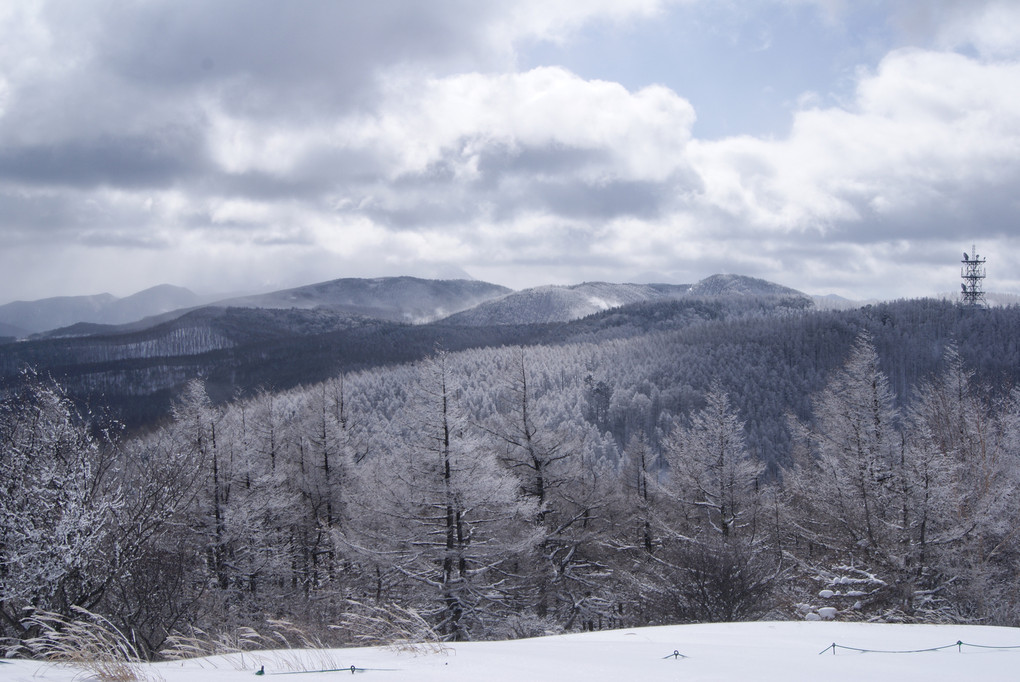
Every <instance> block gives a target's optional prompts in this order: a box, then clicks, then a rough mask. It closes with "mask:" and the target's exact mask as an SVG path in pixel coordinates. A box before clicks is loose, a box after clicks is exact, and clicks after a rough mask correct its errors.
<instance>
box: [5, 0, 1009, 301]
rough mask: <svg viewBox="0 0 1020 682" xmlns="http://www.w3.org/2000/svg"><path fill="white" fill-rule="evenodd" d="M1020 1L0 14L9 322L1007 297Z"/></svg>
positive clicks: (146, 0) (608, 0)
mask: <svg viewBox="0 0 1020 682" xmlns="http://www.w3.org/2000/svg"><path fill="white" fill-rule="evenodd" d="M1018 190H1020V0H884V1H883V0H672V1H671V0H516V1H515V2H506V1H503V0H491V1H490V0H430V1H429V2H421V1H420V0H379V1H376V2H360V1H357V0H301V1H300V2H279V1H277V0H272V1H269V0H215V1H213V2H210V1H209V0H0V303H3V302H7V301H12V300H34V299H38V298H44V297H49V296H57V295H81V294H96V293H101V292H109V293H112V294H114V295H117V296H125V295H129V294H131V293H134V292H136V291H139V290H142V289H145V288H147V287H150V286H154V285H157V284H161V283H170V284H175V285H179V286H185V287H188V288H190V289H192V290H194V291H196V292H197V293H204V294H208V293H218V292H240V291H254V290H268V289H276V288H284V287H290V286H298V285H301V284H309V283H313V282H319V281H325V280H331V279H336V278H340V277H381V276H394V275H414V276H419V277H436V278H459V277H465V278H467V277H470V278H474V279H479V280H485V281H488V282H492V283H496V284H502V285H505V286H509V287H512V288H514V289H522V288H526V287H531V286H538V285H543V284H574V283H579V282H582V281H609V282H653V281H659V282H673V283H688V282H695V281H697V280H699V279H702V278H704V277H707V276H709V275H712V274H717V273H733V274H740V275H748V276H752V277H760V278H764V279H767V280H770V281H773V282H776V283H779V284H784V285H786V286H790V287H794V288H796V289H799V290H801V291H804V292H806V293H811V294H829V293H833V294H838V295H842V296H845V297H848V298H853V299H865V298H880V299H891V298H904V297H916V296H930V295H938V294H940V293H943V292H953V291H957V290H958V289H959V284H960V262H959V261H960V260H962V258H963V253H964V251H967V252H970V251H971V250H972V246H976V249H977V251H978V253H979V254H980V255H982V256H986V257H987V259H988V263H987V273H988V277H987V279H986V280H985V282H984V288H985V290H986V291H989V292H1003V293H1020V191H1018Z"/></svg>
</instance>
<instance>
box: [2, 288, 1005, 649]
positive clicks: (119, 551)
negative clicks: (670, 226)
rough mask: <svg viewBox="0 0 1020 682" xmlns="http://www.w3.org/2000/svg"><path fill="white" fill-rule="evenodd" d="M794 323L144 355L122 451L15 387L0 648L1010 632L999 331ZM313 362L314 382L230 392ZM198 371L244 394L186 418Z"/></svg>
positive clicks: (7, 422) (799, 316) (78, 416)
mask: <svg viewBox="0 0 1020 682" xmlns="http://www.w3.org/2000/svg"><path fill="white" fill-rule="evenodd" d="M808 306H809V304H808V303H806V302H805V301H803V299H797V298H782V297H779V298H777V297H740V298H737V299H734V298H726V297H712V298H705V299H677V300H670V301H659V302H644V303H639V304H635V305H632V306H626V307H623V308H619V309H616V310H611V311H606V312H604V313H600V314H597V315H593V316H589V317H587V318H584V319H582V320H578V321H576V322H572V323H569V324H556V325H524V326H510V327H487V328H486V327H483V328H463V327H448V326H443V325H422V326H404V325H388V324H385V325H384V324H383V323H381V322H378V321H374V322H370V323H369V322H366V321H364V320H361V321H359V322H358V325H360V326H357V325H355V326H354V327H344V328H343V329H330V330H327V331H323V332H321V333H315V334H301V335H291V334H290V333H289V332H287V331H283V332H279V334H278V335H277V336H276V338H269V339H268V340H267V342H266V343H263V344H259V345H252V346H251V347H249V348H247V349H245V350H244V353H246V354H248V355H247V356H244V357H242V355H240V354H239V353H238V348H237V347H235V348H221V349H218V350H214V351H209V352H206V353H204V354H198V355H196V356H195V357H196V358H201V359H202V362H203V363H205V364H198V362H196V364H195V365H194V366H192V367H190V368H189V367H188V366H187V365H186V364H185V363H184V362H182V361H181V360H180V359H177V360H174V362H175V363H176V364H173V365H171V363H169V362H166V361H164V364H163V365H162V368H163V369H161V370H160V371H168V370H166V368H168V367H171V366H172V367H173V368H174V371H177V372H178V373H179V378H180V380H184V381H186V383H185V387H184V390H182V391H179V392H177V393H176V394H175V398H174V406H173V409H172V414H171V415H170V418H169V419H168V420H167V421H166V422H165V423H163V424H161V425H159V426H158V427H152V428H149V429H148V430H147V431H146V432H144V433H136V434H131V433H124V432H123V431H122V430H120V429H118V428H116V426H115V425H113V424H110V423H108V422H104V421H103V420H101V419H96V418H93V417H90V416H88V415H87V414H82V413H81V410H80V408H78V407H76V406H75V402H74V401H72V400H71V399H70V396H69V395H68V394H65V393H64V392H63V389H61V388H60V387H59V386H57V385H54V384H53V383H51V382H50V381H49V380H48V379H45V378H40V377H38V376H36V375H34V374H32V373H22V374H21V375H20V376H19V378H18V380H17V381H16V382H12V384H11V386H12V388H11V389H10V390H11V391H12V394H11V397H10V398H9V399H8V400H6V401H5V402H4V403H3V412H2V413H0V445H2V450H0V452H2V453H3V457H4V458H5V460H4V468H5V470H6V471H9V472H11V474H10V476H9V478H8V479H7V481H6V483H5V486H6V488H5V495H4V496H3V497H2V498H0V533H2V537H3V553H4V554H3V562H2V563H0V622H2V623H3V625H2V627H3V634H4V636H8V637H13V638H15V639H18V640H20V639H24V638H27V637H31V636H32V634H33V625H32V623H33V621H31V620H29V621H24V620H23V618H24V615H25V614H26V611H25V610H24V609H26V608H28V609H29V612H28V613H31V610H33V609H44V610H48V611H54V612H57V613H62V614H65V615H67V616H72V615H73V613H74V608H75V607H79V606H80V607H84V608H88V609H92V610H95V611H97V612H99V613H102V614H104V615H106V616H107V617H109V618H110V619H111V620H112V621H113V622H114V623H115V624H117V625H118V626H119V627H121V628H123V629H124V630H125V631H130V632H131V633H132V637H134V638H135V640H136V641H138V642H139V643H140V646H142V647H143V648H144V649H146V650H147V651H148V652H149V653H150V654H152V655H155V654H156V653H157V652H158V650H159V649H160V647H161V646H163V644H164V642H165V641H166V638H167V637H169V636H171V635H173V634H175V633H176V634H182V633H186V632H188V631H189V628H191V627H197V628H201V629H202V630H203V631H205V632H219V631H223V632H226V631H233V629H234V628H236V627H239V626H242V625H257V624H259V623H261V622H264V620H265V619H266V618H285V619H288V620H290V621H295V622H299V623H302V624H303V625H305V626H307V627H310V628H313V629H319V631H321V632H323V633H327V634H328V633H330V632H334V631H330V630H328V629H327V626H328V625H329V624H333V623H337V622H340V621H342V620H343V619H344V618H348V617H350V615H351V614H359V616H360V617H364V618H368V617H372V618H376V617H380V618H384V617H386V616H385V614H387V613H389V614H392V613H394V612H395V611H394V609H414V610H415V611H416V612H417V613H419V614H421V615H422V616H423V617H424V618H425V619H426V620H427V622H428V623H429V624H430V625H431V626H432V627H433V628H434V629H435V630H436V631H437V632H439V633H441V635H442V636H443V637H444V638H447V639H477V638H487V637H495V636H522V635H531V634H539V633H542V632H546V631H573V630H582V629H597V628H604V627H610V626H629V625H640V624H651V623H672V622H694V621H698V622H705V621H722V620H740V619H754V618H761V617H766V616H768V617H780V618H804V617H807V618H833V617H835V618H841V619H849V620H886V621H904V622H915V621H926V622H943V621H956V622H985V623H998V624H1017V623H1018V622H1020V603H1018V602H1017V600H1016V597H1015V595H1016V594H1018V590H1017V588H1018V587H1020V573H1018V571H1017V569H1016V567H1017V566H1018V565H1020V564H1018V559H1020V539H1018V538H1017V537H1016V535H1015V532H1014V529H1015V528H1016V527H1017V524H1018V523H1020V518H1018V515H1020V511H1018V510H1020V504H1018V503H1020V500H1018V499H1017V498H1016V495H1017V490H1020V459H1018V457H1020V391H1018V390H1017V389H1016V378H1017V370H1018V368H1020V349H1018V348H1017V342H1016V340H1015V339H1016V338H1018V334H1020V309H1017V308H998V309H988V310H974V309H965V308H962V307H960V306H956V305H953V304H950V303H946V302H940V301H934V300H920V301H901V302H896V303H889V304H882V305H875V306H868V307H866V308H863V309H860V310H854V311H843V312H817V311H812V310H810V309H809V307H808ZM223 314H224V316H225V319H230V315H232V314H233V313H231V312H230V311H227V312H225V313H223ZM280 314H281V315H282V314H283V313H280ZM289 314H290V315H297V314H298V313H297V312H295V311H291V312H290V313H289ZM239 319H246V318H239ZM266 319H269V320H272V319H281V318H266ZM286 319H288V320H289V318H286ZM296 319H299V320H301V321H302V322H301V324H307V323H308V320H307V319H306V318H304V317H300V316H299V317H298V318H296ZM324 324H327V325H333V324H336V321H335V320H332V319H327V320H326V321H325V322H324ZM290 325H291V322H287V324H282V323H281V324H280V325H279V326H278V327H274V326H272V325H269V324H267V323H266V322H265V320H263V323H262V328H263V330H264V332H265V333H266V335H267V337H272V336H273V334H277V331H278V330H280V329H283V330H287V329H290ZM221 329H223V330H225V331H224V337H223V338H238V337H230V336H229V330H230V326H229V325H226V326H222V327H221ZM274 330H277V331H274ZM296 339H300V340H302V343H305V344H306V345H295V340H296ZM55 342H56V341H54V343H55ZM85 342H88V343H94V342H95V340H92V341H84V342H83V343H85ZM343 344H347V345H343ZM69 347H70V346H66V347H65V348H69ZM338 348H343V349H344V352H345V353H349V355H343V354H341V355H340V356H339V358H335V359H334V360H333V362H334V363H335V364H332V365H330V366H329V367H330V369H331V370H332V375H331V376H329V377H326V378H325V379H324V380H322V381H307V382H305V381H303V380H298V381H294V380H293V379H291V380H289V381H290V383H289V388H286V389H284V390H281V388H282V387H279V386H278V387H277V389H275V390H271V389H270V388H269V386H270V385H271V384H269V383H264V384H262V386H263V388H262V389H261V390H259V389H258V385H259V383H258V382H256V381H254V379H255V378H256V377H261V378H266V377H269V376H275V377H279V376H287V374H286V373H287V372H291V373H292V374H291V376H301V371H300V370H298V369H295V367H297V366H305V363H307V366H308V367H315V366H317V365H319V364H320V363H324V362H326V360H325V359H326V358H329V357H331V356H334V357H335V356H336V355H337V349H338ZM359 348H360V349H362V350H361V351H357V349H359ZM81 352H84V351H81ZM357 352H362V353H363V355H361V356H358V355H357ZM217 354H220V355H217ZM178 357H180V356H178ZM214 357H218V358H222V359H223V360H224V364H225V365H226V366H227V367H229V371H230V372H233V373H234V375H233V380H234V381H235V382H236V383H234V384H233V385H235V386H237V385H245V386H248V387H251V388H250V392H249V393H248V395H246V396H244V397H241V398H238V399H236V400H233V401H229V402H227V401H219V402H217V401H213V400H211V399H210V396H209V393H210V391H209V385H208V382H209V381H210V380H211V379H212V377H215V376H222V375H217V374H216V372H219V371H225V370H221V369H217V368H216V365H215V364H214V363H212V362H211V359H212V358H214ZM351 357H360V358H361V359H362V362H363V365H362V366H360V367H357V368H352V367H347V368H345V367H344V362H350V358H351ZM242 359H243V361H242ZM146 361H147V362H148V361H151V360H146ZM139 362H140V360H139ZM153 362H155V361H153ZM289 362H293V363H294V365H288V363H289ZM152 366H153V367H155V366H157V365H156V364H153V365H152ZM262 367H266V368H268V367H272V368H273V371H274V373H273V374H270V373H269V370H268V369H265V370H263V371H264V372H265V373H263V374H261V375H256V376H255V377H245V376H243V374H244V372H252V373H255V372H256V371H257V369H258V368H262ZM318 369H319V370H320V371H321V370H322V367H321V366H320V367H318ZM189 370H190V372H193V374H191V376H190V377H189V376H188V375H189ZM106 371H107V372H108V374H107V375H104V376H114V373H115V372H118V371H120V372H123V374H122V376H124V377H127V376H132V377H134V378H133V379H132V380H133V381H138V380H139V377H141V376H142V375H143V373H142V372H140V371H139V370H137V368H132V365H131V364H130V363H129V362H121V363H112V362H111V364H110V365H109V370H106ZM309 371H310V370H309ZM132 372H135V373H134V374H132ZM200 373H206V379H205V380H203V379H201V378H195V377H196V375H197V374H200ZM68 376H69V377H70V378H71V379H72V383H73V380H74V376H73V375H68ZM306 376H309V375H306ZM239 377H240V378H243V379H244V381H245V382H248V383H244V384H242V383H241V381H240V380H239V379H238V378H239ZM281 383H283V382H281ZM168 385H169V384H168ZM111 386H116V385H115V384H111ZM334 634H335V635H336V636H338V637H340V636H343V635H342V633H338V632H334Z"/></svg>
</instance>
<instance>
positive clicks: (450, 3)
mask: <svg viewBox="0 0 1020 682" xmlns="http://www.w3.org/2000/svg"><path fill="white" fill-rule="evenodd" d="M492 11H493V8H492V7H491V6H490V5H489V3H484V2H482V3H479V2H470V1H467V0H464V1H455V0H440V1H438V2H428V3H422V2H417V1H415V0H388V1H386V2H336V1H334V0H307V1H303V2H297V3H294V2H282V3H281V2H272V1H270V0H223V1H219V2H214V3H209V2H204V1H201V0H176V1H173V2H151V3H138V4H131V5H127V6H124V5H120V4H118V5H117V6H116V9H113V8H111V9H110V10H109V13H108V16H107V17H106V18H105V21H104V22H103V28H102V30H101V35H99V36H97V38H96V46H97V47H98V51H97V54H96V57H95V58H96V60H97V62H98V68H102V69H109V70H110V71H111V72H113V73H115V74H117V75H119V76H120V77H121V78H123V79H124V80H126V81H129V82H134V83H137V84H139V85H140V86H144V87H146V88H155V89H158V90H161V91H164V90H165V91H169V92H181V91H184V92H187V91H204V92H218V93H222V95H223V96H224V99H225V101H226V103H227V104H228V106H229V107H230V109H231V110H233V111H237V112H244V113H245V114H247V115H254V116H261V115H277V116H285V117H287V118H288V119H294V118H297V119H301V118H302V117H304V116H308V117H311V118H317V117H321V116H323V115H328V114H329V113H337V111H338V110H340V109H343V108H346V107H352V106H364V105H365V104H367V103H370V102H371V101H372V100H373V93H374V89H375V85H376V83H375V78H376V77H377V76H378V75H379V73H380V70H381V69H384V68H387V67H390V66H393V65H396V64H402V63H404V64H409V65H414V64H415V63H418V62H424V63H427V64H428V66H429V68H430V69H435V68H437V67H438V68H439V69H441V70H442V69H451V68H455V67H460V68H463V67H465V66H468V65H470V64H471V63H484V61H485V60H486V58H487V57H488V56H489V52H488V50H486V49H485V46H484V45H483V44H481V43H480V41H481V40H482V36H480V35H479V34H478V33H477V30H476V29H477V27H479V26H482V25H484V22H485V20H486V19H487V18H488V16H490V15H491V13H492ZM323 107H325V108H326V111H323V110H322V108H323Z"/></svg>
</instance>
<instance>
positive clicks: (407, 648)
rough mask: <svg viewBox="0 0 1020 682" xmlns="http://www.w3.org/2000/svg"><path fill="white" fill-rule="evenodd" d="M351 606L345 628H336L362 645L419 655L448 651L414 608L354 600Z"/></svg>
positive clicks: (345, 618)
mask: <svg viewBox="0 0 1020 682" xmlns="http://www.w3.org/2000/svg"><path fill="white" fill-rule="evenodd" d="M348 604H349V607H350V609H349V610H348V612H347V613H346V614H345V615H344V617H343V620H342V623H341V625H338V626H333V627H334V628H335V629H337V630H341V631H343V632H345V633H346V634H347V635H348V636H350V637H351V638H352V639H354V640H355V641H357V642H359V643H361V644H365V645H371V646H385V647H388V648H390V649H395V650H396V651H403V652H408V653H416V654H440V653H446V652H447V651H448V648H447V646H446V645H445V644H444V643H443V639H442V637H441V636H440V635H439V633H437V632H436V630H435V628H433V627H432V626H431V625H429V623H428V621H426V620H425V619H424V618H422V616H421V614H419V613H418V612H417V611H415V610H414V609H410V608H404V607H403V606H399V605H397V604H384V605H378V606H377V605H370V604H362V603H360V602H356V601H353V600H351V601H349V602H348Z"/></svg>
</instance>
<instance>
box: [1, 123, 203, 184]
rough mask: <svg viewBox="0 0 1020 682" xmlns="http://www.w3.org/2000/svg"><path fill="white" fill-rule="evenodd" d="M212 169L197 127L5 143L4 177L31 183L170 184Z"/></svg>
mask: <svg viewBox="0 0 1020 682" xmlns="http://www.w3.org/2000/svg"><path fill="white" fill-rule="evenodd" d="M207 169H208V163H207V160H206V159H205V151H204V143H203V140H202V137H201V135H200V134H198V133H197V131H194V130H181V129H170V130H165V129H164V130H156V131H152V132H151V134H149V135H142V134H131V135H123V136H115V135H101V136H98V137H94V138H73V139H70V140H66V141H63V142H60V143H56V142H55V143H52V144H34V145H17V144H13V145H7V146H4V147H0V181H7V182H13V183H17V184H26V185H44V186H67V187H77V188H86V187H98V186H111V187H125V188H130V189H137V188H143V187H166V186H168V185H173V184H174V183H176V182H178V181H179V180H182V179H186V178H188V177H191V176H193V175H195V174H198V173H202V172H205V171H206V170H207Z"/></svg>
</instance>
